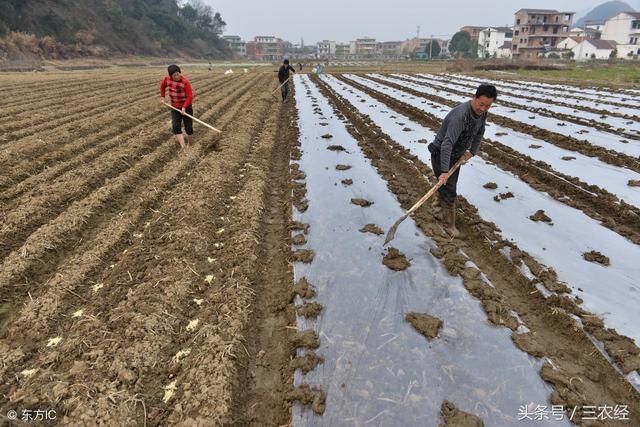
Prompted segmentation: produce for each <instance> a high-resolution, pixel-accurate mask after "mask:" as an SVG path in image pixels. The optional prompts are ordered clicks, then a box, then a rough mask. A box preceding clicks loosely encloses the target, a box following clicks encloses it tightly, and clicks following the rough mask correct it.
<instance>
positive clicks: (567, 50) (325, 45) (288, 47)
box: [223, 9, 640, 61]
mask: <svg viewBox="0 0 640 427" xmlns="http://www.w3.org/2000/svg"><path fill="white" fill-rule="evenodd" d="M574 15H575V12H562V11H558V10H550V9H520V10H518V11H517V12H516V13H515V21H514V25H513V27H482V26H465V27H462V28H461V29H460V31H465V32H467V33H469V35H470V38H471V40H472V41H473V42H475V43H477V46H478V47H477V49H478V51H477V54H478V56H479V57H481V58H517V59H533V58H537V57H540V56H552V55H557V56H563V57H572V58H575V59H576V60H589V59H606V58H610V57H617V58H632V57H638V56H640V12H623V13H619V14H618V15H616V16H614V17H612V18H610V19H608V20H607V21H606V22H588V23H587V25H585V26H583V27H573V17H574ZM223 38H224V39H225V40H226V41H227V43H228V45H229V48H230V49H231V50H232V51H233V53H234V55H235V56H236V57H240V58H248V59H250V60H255V61H280V60H282V58H284V57H291V58H299V59H321V60H360V59H388V60H394V59H406V58H417V59H420V58H425V57H426V58H430V57H431V56H432V52H431V50H433V46H435V44H436V43H437V46H438V47H439V49H438V51H439V52H438V53H437V54H433V56H448V55H449V40H442V39H435V38H434V39H431V38H419V37H414V38H412V39H409V40H404V41H385V42H378V41H377V40H376V39H375V38H371V37H363V38H359V39H356V40H354V41H351V42H347V43H341V42H336V41H333V40H323V41H321V42H318V43H316V44H315V45H313V46H304V43H303V42H301V43H300V44H297V45H294V44H292V43H290V42H287V41H284V40H282V39H280V38H277V37H274V36H257V37H255V38H254V39H253V40H252V41H249V42H245V41H243V40H242V39H241V38H240V37H238V36H224V37H223ZM432 40H433V42H432Z"/></svg>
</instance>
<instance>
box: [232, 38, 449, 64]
mask: <svg viewBox="0 0 640 427" xmlns="http://www.w3.org/2000/svg"><path fill="white" fill-rule="evenodd" d="M223 39H224V40H226V41H227V44H228V46H229V48H230V49H231V51H232V52H233V54H234V56H236V57H238V58H247V59H250V60H254V61H280V60H282V58H284V57H295V58H301V59H322V60H360V59H403V58H409V57H420V56H424V55H425V54H428V50H427V47H428V46H429V43H430V41H431V40H433V41H434V43H437V44H438V47H439V48H440V54H441V55H442V54H446V53H447V52H448V50H447V49H448V44H449V41H448V40H441V39H435V38H434V39H430V38H413V39H410V40H405V41H385V42H378V41H377V40H376V39H374V38H370V37H364V38H359V39H356V40H354V41H351V42H348V43H340V42H336V41H333V40H323V41H321V42H318V43H316V44H315V45H314V46H306V47H305V46H304V45H303V44H302V43H301V44H299V45H298V44H292V43H290V42H288V41H285V40H283V39H281V38H278V37H274V36H257V37H255V38H254V39H253V40H252V41H249V42H244V41H243V40H242V39H241V38H240V37H239V36H223Z"/></svg>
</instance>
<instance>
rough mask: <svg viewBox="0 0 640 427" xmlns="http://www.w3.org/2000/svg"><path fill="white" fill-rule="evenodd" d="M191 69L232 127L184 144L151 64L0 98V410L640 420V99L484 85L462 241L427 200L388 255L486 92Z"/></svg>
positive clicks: (35, 83)
mask: <svg viewBox="0 0 640 427" xmlns="http://www.w3.org/2000/svg"><path fill="white" fill-rule="evenodd" d="M187 74H188V75H189V77H190V80H191V82H192V84H193V86H194V90H195V93H196V100H195V103H194V109H195V115H196V116H197V117H198V118H200V119H202V120H204V121H205V122H207V123H211V124H213V125H214V126H216V127H217V128H219V129H221V130H222V133H221V134H216V133H214V132H213V131H209V130H208V129H207V128H205V127H199V126H198V124H196V133H195V140H196V143H195V145H194V146H193V147H188V148H187V149H185V150H183V151H179V148H178V147H177V146H176V144H175V142H174V141H173V136H172V135H171V127H170V116H169V113H168V112H167V111H165V110H166V108H164V109H163V107H162V106H161V105H160V104H159V102H158V95H157V86H158V84H159V77H158V76H159V74H158V73H154V72H151V71H149V70H137V69H132V70H130V71H128V72H127V77H126V79H123V78H122V76H121V75H120V74H117V73H113V72H110V71H102V72H100V73H98V72H85V71H83V72H69V73H58V74H55V73H52V74H44V75H26V74H24V75H21V74H11V75H8V77H7V78H5V79H3V80H2V82H0V86H1V87H2V89H3V91H4V93H5V94H6V95H5V100H6V102H5V103H4V105H3V107H2V111H3V114H2V115H1V117H0V167H1V169H0V171H1V172H0V218H1V224H0V257H1V261H0V262H1V264H0V354H2V355H3V356H2V362H1V363H0V379H2V381H1V382H0V393H1V394H2V395H3V397H4V398H3V400H2V405H1V408H0V413H2V414H3V416H4V414H6V413H7V412H8V411H10V410H16V411H20V410H24V409H34V410H35V409H45V408H53V409H55V410H56V413H57V414H58V419H59V420H64V422H66V423H69V424H83V423H84V424H87V425H90V424H95V423H105V424H112V425H113V424H119V425H166V424H183V425H208V424H212V423H213V424H215V423H217V424H237V425H264V424H269V425H286V424H290V423H293V425H297V426H298V425H368V424H373V425H438V423H439V422H440V420H441V417H442V418H444V419H445V420H447V419H448V420H449V421H450V422H451V423H452V425H457V424H455V422H456V420H457V421H459V420H460V419H462V418H465V417H466V418H465V419H466V420H467V422H469V423H472V422H475V421H474V420H478V419H480V420H482V421H483V422H484V424H485V425H492V426H493V425H497V426H502V425H504V426H509V425H537V422H536V421H535V420H533V417H530V418H529V419H527V418H526V417H524V416H523V412H525V413H526V412H527V411H529V412H530V413H533V412H534V411H535V410H536V407H538V409H540V408H541V407H543V406H544V407H545V408H548V409H549V411H550V410H551V408H552V407H553V408H555V413H554V414H553V415H555V416H556V418H555V419H554V417H553V416H552V414H551V413H549V414H548V419H549V420H550V421H551V422H552V424H553V425H571V422H573V423H574V424H577V425H592V424H591V423H592V421H590V420H591V417H592V414H591V408H601V407H604V406H607V407H611V408H615V409H616V411H617V412H616V414H617V415H616V417H614V416H613V415H611V416H609V417H606V418H605V417H604V416H603V415H602V414H601V418H600V423H601V424H598V425H634V421H633V420H636V421H637V420H640V392H639V390H640V374H639V372H640V349H639V348H638V345H637V343H638V342H640V317H639V315H638V307H639V306H640V282H639V280H638V278H639V277H640V265H639V264H638V260H640V246H639V245H640V160H639V159H640V113H638V111H640V101H638V91H637V90H633V89H621V88H619V89H608V88H602V87H593V86H589V87H586V86H585V85H582V86H569V85H566V84H562V85H561V84H553V83H549V82H548V81H547V82H540V81H533V80H531V81H529V80H523V79H522V78H518V79H515V78H512V79H511V80H505V79H502V80H497V79H494V81H493V82H492V83H494V84H495V85H496V86H497V87H498V91H499V98H498V100H497V101H496V103H495V105H494V107H493V108H492V109H491V111H490V113H489V118H488V122H487V123H488V125H487V129H486V132H485V135H484V141H483V144H482V148H481V153H480V155H478V156H476V157H474V158H473V159H471V160H470V162H468V164H465V165H464V166H463V167H462V172H461V176H460V181H459V184H458V192H459V194H460V195H461V197H460V199H461V200H460V203H459V204H458V211H457V216H458V220H457V221H458V223H457V225H458V228H459V229H460V231H461V235H460V236H458V237H455V238H452V237H451V236H450V235H449V234H447V233H446V232H445V230H443V228H442V227H441V225H440V221H439V220H438V219H437V216H436V214H435V212H434V209H433V206H432V204H431V202H427V203H426V204H425V205H424V206H423V207H421V208H420V209H418V210H417V211H416V213H415V214H414V215H413V216H411V217H409V218H408V219H407V220H406V221H404V222H403V223H402V224H401V226H400V228H399V230H398V233H397V235H396V237H395V239H394V240H393V241H392V242H391V243H390V245H389V246H383V242H384V238H385V236H384V232H386V230H387V229H388V228H389V226H390V225H391V224H393V223H394V221H395V220H396V219H397V218H398V217H400V216H401V215H402V214H403V213H404V212H405V211H406V210H407V209H408V208H410V207H411V206H412V205H413V204H414V203H415V201H417V200H418V199H419V198H420V197H421V196H422V195H423V194H424V193H426V192H427V191H428V189H429V188H430V187H431V186H433V185H434V184H435V182H436V181H435V177H434V175H433V172H432V171H431V166H430V165H431V163H430V157H429V152H428V150H427V143H428V142H431V141H432V140H433V138H434V136H435V133H436V132H437V130H438V128H439V126H440V123H441V121H442V119H443V118H444V117H445V115H446V114H447V112H448V111H449V110H450V109H451V107H453V106H455V105H457V104H459V103H460V102H463V101H465V100H466V99H468V98H469V97H470V95H471V94H472V93H473V91H474V90H475V87H477V85H478V84H479V83H480V82H484V81H486V79H482V80H481V79H478V78H477V77H474V76H473V75H463V74H455V73H418V72H412V73H376V72H366V73H350V72H345V73H336V74H329V75H322V76H316V75H310V74H302V75H296V76H295V78H294V79H293V82H294V83H293V87H294V95H293V98H292V99H291V101H290V102H288V103H286V104H280V102H279V100H276V99H275V97H272V96H270V95H269V92H271V91H273V90H275V89H276V88H277V80H276V79H275V78H274V75H273V73H271V72H265V73H257V72H253V71H252V72H249V73H246V74H245V73H235V74H229V75H223V74H220V73H207V72H194V73H187ZM426 315H428V318H429V319H437V320H438V321H439V323H438V324H439V327H438V328H437V331H436V333H435V334H434V335H432V336H428V334H424V331H423V330H421V329H420V328H419V327H417V326H416V322H415V319H425V318H427V317H424V316H426ZM425 335H427V336H425ZM594 411H596V409H594ZM612 414H613V412H612ZM560 415H562V417H560ZM570 417H571V421H570V420H569V418H570ZM625 417H626V418H625ZM469 425H474V424H469Z"/></svg>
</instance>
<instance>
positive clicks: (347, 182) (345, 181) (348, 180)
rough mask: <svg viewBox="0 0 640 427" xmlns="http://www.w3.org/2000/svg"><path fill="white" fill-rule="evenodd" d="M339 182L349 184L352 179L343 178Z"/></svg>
mask: <svg viewBox="0 0 640 427" xmlns="http://www.w3.org/2000/svg"><path fill="white" fill-rule="evenodd" d="M340 182H341V183H342V185H351V184H353V180H352V179H343V180H342V181H340Z"/></svg>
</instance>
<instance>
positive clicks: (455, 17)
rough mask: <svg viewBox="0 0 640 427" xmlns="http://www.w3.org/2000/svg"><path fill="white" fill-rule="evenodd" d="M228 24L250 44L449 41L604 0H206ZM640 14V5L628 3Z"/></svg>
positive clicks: (582, 9) (585, 7) (582, 10)
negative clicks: (521, 14) (269, 40)
mask: <svg viewBox="0 0 640 427" xmlns="http://www.w3.org/2000/svg"><path fill="white" fill-rule="evenodd" d="M205 1H206V3H208V4H210V5H211V6H212V7H213V9H214V10H215V11H217V12H220V14H221V15H222V18H223V19H224V20H225V21H226V22H227V28H226V31H225V34H233V35H239V36H241V37H242V38H243V39H244V40H252V39H253V37H254V36H256V35H272V36H277V37H281V38H283V39H285V40H288V41H291V42H293V43H299V42H300V38H304V43H305V44H314V43H315V42H317V41H319V40H323V39H329V40H335V41H344V42H347V41H350V40H354V39H355V38H357V37H363V36H370V37H375V38H376V39H378V40H379V41H384V40H388V41H391V40H404V39H407V38H411V37H415V35H416V27H417V26H418V25H420V27H421V29H420V35H421V36H422V37H429V36H430V35H431V34H434V35H436V36H438V35H440V36H443V37H444V36H448V37H451V36H452V35H453V34H454V33H455V32H456V31H457V30H458V29H459V28H460V27H462V26H464V25H477V26H485V25H486V26H490V25H493V26H495V25H500V26H504V25H509V26H511V25H513V20H514V19H513V14H514V12H515V11H517V10H518V9H521V8H536V9H556V10H560V9H562V10H563V11H570V12H577V15H576V16H578V17H580V16H581V15H584V14H585V13H586V12H588V11H589V10H591V9H592V8H593V7H594V6H597V5H599V4H602V3H604V0H444V1H443V0H436V1H433V0H289V1H287V0H277V1H264V0H205ZM627 3H629V4H630V5H631V6H632V7H634V8H635V9H636V10H640V0H627Z"/></svg>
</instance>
